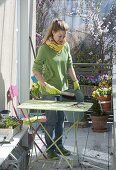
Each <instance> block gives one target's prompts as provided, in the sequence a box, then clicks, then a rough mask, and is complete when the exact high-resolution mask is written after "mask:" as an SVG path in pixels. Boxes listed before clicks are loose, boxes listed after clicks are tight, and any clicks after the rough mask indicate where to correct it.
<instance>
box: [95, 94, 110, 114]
mask: <svg viewBox="0 0 116 170" xmlns="http://www.w3.org/2000/svg"><path fill="white" fill-rule="evenodd" d="M97 99H98V100H99V101H100V104H101V109H102V111H104V112H108V111H111V96H99V97H97Z"/></svg>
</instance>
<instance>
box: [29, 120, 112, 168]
mask: <svg viewBox="0 0 116 170" xmlns="http://www.w3.org/2000/svg"><path fill="white" fill-rule="evenodd" d="M68 127H69V125H68V126H65V128H64V132H65V131H66V129H67V128H68ZM39 134H41V137H42V138H43V139H44V133H43V132H42V131H39ZM75 135H77V145H78V148H77V150H78V151H77V150H76V151H77V153H76V151H75V150H74V148H75V147H74V146H75V137H76V136H75ZM35 139H36V142H37V143H38V144H39V146H40V147H41V149H42V150H45V147H44V146H43V144H42V142H41V141H40V140H39V139H38V138H37V137H36V138H35ZM63 142H64V146H65V148H67V149H69V150H70V151H71V152H72V155H71V156H69V157H67V159H68V160H69V162H70V164H71V167H70V166H69V165H68V164H67V162H66V161H65V160H64V158H62V157H61V158H60V160H58V161H53V160H45V159H44V158H42V156H41V155H40V152H39V150H38V149H33V153H32V159H31V160H30V168H29V169H30V170H41V169H42V170H57V169H58V170H68V169H71V168H72V169H73V170H114V168H113V151H112V123H109V124H108V132H104V133H96V132H93V131H92V129H91V123H90V124H89V126H88V127H86V128H78V129H77V132H76V134H75V129H74V128H73V129H71V130H70V132H68V133H66V134H65V133H64V136H63ZM36 154H37V157H36ZM76 154H77V155H76Z"/></svg>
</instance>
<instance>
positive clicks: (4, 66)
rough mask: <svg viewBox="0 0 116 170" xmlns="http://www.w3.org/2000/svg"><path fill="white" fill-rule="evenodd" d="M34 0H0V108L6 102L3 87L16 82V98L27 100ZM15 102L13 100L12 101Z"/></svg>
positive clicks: (33, 38)
mask: <svg viewBox="0 0 116 170" xmlns="http://www.w3.org/2000/svg"><path fill="white" fill-rule="evenodd" d="M35 11H36V0H33V1H31V0H20V1H19V0H15V1H14V0H0V110H3V109H10V110H11V109H12V106H11V103H9V104H7V90H8V88H9V86H10V85H11V84H13V85H15V84H16V85H17V87H18V90H19V98H20V100H21V102H22V101H24V100H27V99H29V89H30V75H31V74H32V73H31V71H30V70H31V66H32V63H33V54H32V50H31V48H30V44H29V35H30V36H31V38H32V41H33V45H34V46H35V27H36V24H35V23H36V21H35V20H36V17H35V15H36V12H35ZM15 104H16V101H15Z"/></svg>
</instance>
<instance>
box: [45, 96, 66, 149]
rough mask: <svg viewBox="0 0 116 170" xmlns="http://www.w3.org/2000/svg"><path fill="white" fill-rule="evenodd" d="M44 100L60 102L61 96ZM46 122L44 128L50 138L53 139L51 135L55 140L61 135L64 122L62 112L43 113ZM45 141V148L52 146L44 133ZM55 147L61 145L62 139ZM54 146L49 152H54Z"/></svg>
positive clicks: (46, 97) (48, 97)
mask: <svg viewBox="0 0 116 170" xmlns="http://www.w3.org/2000/svg"><path fill="white" fill-rule="evenodd" d="M43 99H44V100H51V101H61V100H62V97H61V96H43ZM45 114H46V117H47V122H46V123H45V128H46V130H47V132H48V133H49V135H50V136H51V138H52V139H53V135H54V134H55V137H54V139H53V140H57V139H58V138H59V137H60V136H61V135H62V134H63V122H64V112H63V111H49V110H48V111H45ZM45 141H46V144H47V148H48V147H49V146H50V145H51V144H52V141H51V139H50V138H49V136H48V135H47V134H46V133H45ZM56 144H57V145H60V146H61V145H62V137H61V138H60V139H59V140H58V141H57V143H56ZM54 149H55V145H53V146H52V147H51V148H50V150H54Z"/></svg>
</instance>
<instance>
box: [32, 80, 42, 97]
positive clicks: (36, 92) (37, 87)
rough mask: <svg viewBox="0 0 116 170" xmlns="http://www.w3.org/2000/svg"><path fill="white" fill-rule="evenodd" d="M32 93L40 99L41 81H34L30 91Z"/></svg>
mask: <svg viewBox="0 0 116 170" xmlns="http://www.w3.org/2000/svg"><path fill="white" fill-rule="evenodd" d="M30 95H31V98H34V99H40V96H41V90H40V84H39V82H36V83H32V88H31V91H30Z"/></svg>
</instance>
